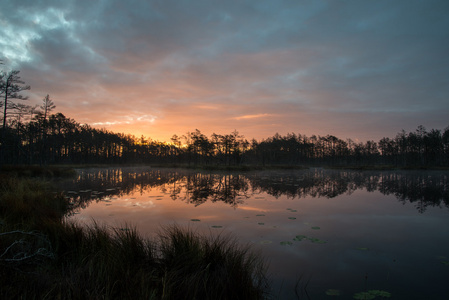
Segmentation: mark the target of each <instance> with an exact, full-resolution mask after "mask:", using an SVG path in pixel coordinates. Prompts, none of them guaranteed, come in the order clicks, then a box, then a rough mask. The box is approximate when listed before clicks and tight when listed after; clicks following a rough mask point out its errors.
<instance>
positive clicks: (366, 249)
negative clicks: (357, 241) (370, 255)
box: [357, 247, 369, 251]
mask: <svg viewBox="0 0 449 300" xmlns="http://www.w3.org/2000/svg"><path fill="white" fill-rule="evenodd" d="M357 250H360V251H368V250H369V248H365V247H359V248H357Z"/></svg>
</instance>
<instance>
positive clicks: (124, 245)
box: [0, 177, 267, 299]
mask: <svg viewBox="0 0 449 300" xmlns="http://www.w3.org/2000/svg"><path fill="white" fill-rule="evenodd" d="M69 208H70V207H69V206H68V205H67V203H65V199H64V198H63V197H62V196H60V195H58V194H54V193H51V191H50V189H49V188H48V186H47V184H45V183H43V182H41V181H37V180H34V179H24V178H20V179H18V178H17V177H3V178H2V180H1V181H0V270H1V271H0V281H1V283H0V299H262V298H263V297H264V296H265V291H266V290H267V280H266V277H265V265H264V262H263V260H262V259H261V257H260V256H258V255H256V254H254V253H253V252H252V251H251V249H250V248H249V247H248V246H241V245H239V244H238V243H237V241H236V240H235V239H233V238H232V237H230V236H226V235H218V236H213V235H212V234H211V235H210V236H206V235H200V234H198V233H195V232H193V231H192V230H189V229H184V228H181V227H179V226H176V225H173V226H170V227H166V228H163V229H162V230H160V232H159V234H158V238H157V239H154V240H150V239H147V238H144V237H142V236H140V235H139V234H138V232H137V230H136V228H133V227H131V226H128V225H125V226H124V227H123V226H122V227H121V228H112V227H107V226H104V225H99V224H96V223H94V224H93V225H91V226H82V225H80V224H76V223H70V222H67V221H65V219H64V214H65V213H67V211H68V209H69Z"/></svg>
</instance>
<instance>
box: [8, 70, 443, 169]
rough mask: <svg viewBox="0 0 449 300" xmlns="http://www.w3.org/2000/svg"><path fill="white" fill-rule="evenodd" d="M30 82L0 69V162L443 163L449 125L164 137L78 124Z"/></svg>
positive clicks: (406, 165) (12, 72) (196, 134)
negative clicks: (370, 133) (33, 99)
mask: <svg viewBox="0 0 449 300" xmlns="http://www.w3.org/2000/svg"><path fill="white" fill-rule="evenodd" d="M28 89H30V87H29V86H27V85H25V83H24V82H23V81H22V80H21V79H20V76H19V71H10V72H1V73H0V96H1V102H0V108H1V109H2V111H3V113H2V116H1V124H2V128H1V133H0V134H1V141H0V164H2V165H4V164H39V165H46V164H93V163H94V164H120V163H126V164H129V163H142V164H156V163H157V164H182V165H189V166H197V165H202V166H204V165H210V166H221V165H222V166H240V165H256V166H276V165H290V166H311V165H313V166H375V165H376V166H377V165H384V166H394V167H447V166H449V127H446V128H445V129H444V130H441V129H431V130H427V129H426V128H425V127H424V126H418V128H417V129H416V130H415V131H413V132H406V131H404V130H402V131H401V132H399V133H397V135H396V136H395V137H384V138H382V139H380V140H379V141H377V142H376V141H373V140H368V141H366V142H354V141H353V140H351V139H346V140H343V139H340V138H338V137H335V136H333V135H326V136H319V135H318V136H317V135H312V136H306V135H304V134H301V133H293V132H292V133H289V134H287V135H284V136H283V135H280V134H275V135H274V136H272V137H268V138H266V139H263V140H261V141H257V140H255V139H252V140H249V141H248V140H247V139H246V138H245V137H244V136H242V135H240V134H239V133H238V131H236V130H235V131H233V132H231V133H228V134H216V133H213V134H212V135H211V136H209V137H208V136H206V135H205V134H203V133H202V132H201V131H200V130H198V129H195V130H194V131H191V132H187V133H185V134H182V135H180V136H178V135H176V134H174V135H173V136H172V138H171V141H170V142H159V141H155V140H152V139H151V138H148V137H145V136H141V137H136V136H134V135H131V134H124V133H114V132H111V131H108V130H106V129H97V128H93V127H92V126H89V125H88V124H80V123H78V122H77V121H76V120H74V119H71V118H69V117H66V116H65V115H64V114H62V113H59V112H56V113H53V111H54V110H55V108H56V105H55V103H54V102H53V100H51V98H50V96H49V95H46V96H45V97H44V98H43V100H42V105H40V106H30V105H26V104H23V100H27V98H26V97H24V96H22V94H20V93H21V92H22V91H25V90H28Z"/></svg>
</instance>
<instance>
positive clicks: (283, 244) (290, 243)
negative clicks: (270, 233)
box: [280, 241, 293, 246]
mask: <svg viewBox="0 0 449 300" xmlns="http://www.w3.org/2000/svg"><path fill="white" fill-rule="evenodd" d="M280 244H281V245H282V246H291V245H293V243H292V242H290V241H284V242H281V243H280Z"/></svg>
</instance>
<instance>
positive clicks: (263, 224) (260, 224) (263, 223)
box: [257, 223, 265, 225]
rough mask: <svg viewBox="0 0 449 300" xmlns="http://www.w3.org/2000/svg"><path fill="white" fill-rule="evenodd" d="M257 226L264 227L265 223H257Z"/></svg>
mask: <svg viewBox="0 0 449 300" xmlns="http://www.w3.org/2000/svg"><path fill="white" fill-rule="evenodd" d="M257 224H259V225H265V223H257Z"/></svg>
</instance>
